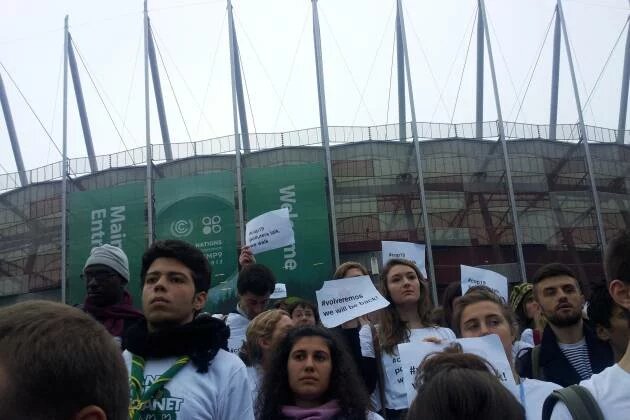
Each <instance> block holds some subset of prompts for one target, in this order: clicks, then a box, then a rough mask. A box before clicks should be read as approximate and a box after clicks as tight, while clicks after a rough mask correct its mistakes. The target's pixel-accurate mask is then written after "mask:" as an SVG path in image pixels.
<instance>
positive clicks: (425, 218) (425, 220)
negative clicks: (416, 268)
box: [396, 0, 438, 305]
mask: <svg viewBox="0 0 630 420" xmlns="http://www.w3.org/2000/svg"><path fill="white" fill-rule="evenodd" d="M396 7H398V16H399V19H400V33H401V37H400V38H401V40H402V42H401V44H402V46H403V50H404V53H405V69H406V71H407V90H408V91H409V108H410V111H411V136H412V137H413V147H414V152H415V155H416V168H417V170H418V185H419V187H420V205H421V206H422V224H423V225H424V242H425V246H426V249H427V253H426V254H427V260H428V261H427V262H428V264H429V267H428V268H429V271H428V273H427V274H428V275H429V277H430V280H431V298H432V300H433V304H434V305H437V304H438V297H437V282H436V279H435V267H434V265H433V248H432V247H431V227H430V226H429V213H428V211H429V210H428V206H427V200H426V192H425V190H424V173H423V170H422V158H421V157H420V144H418V124H417V121H416V106H415V103H414V100H413V86H412V83H411V71H410V66H409V51H408V49H407V36H406V34H405V20H404V17H403V11H402V3H401V0H397V6H396Z"/></svg>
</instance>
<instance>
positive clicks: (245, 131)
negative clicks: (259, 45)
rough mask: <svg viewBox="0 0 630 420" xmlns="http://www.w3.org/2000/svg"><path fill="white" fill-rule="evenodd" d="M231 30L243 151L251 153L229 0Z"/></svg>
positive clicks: (232, 63) (236, 42)
mask: <svg viewBox="0 0 630 420" xmlns="http://www.w3.org/2000/svg"><path fill="white" fill-rule="evenodd" d="M228 14H229V15H230V16H229V19H228V23H229V29H228V30H229V31H230V37H229V39H230V66H232V68H233V71H234V79H233V80H232V86H233V89H235V91H236V101H237V105H238V115H239V121H240V122H241V130H240V131H241V140H242V142H243V152H244V153H249V152H250V150H251V148H250V145H249V128H248V126H247V110H246V109H245V96H244V95H243V77H242V75H241V54H240V52H239V49H238V40H237V38H236V29H235V27H234V15H233V14H232V2H231V0H228Z"/></svg>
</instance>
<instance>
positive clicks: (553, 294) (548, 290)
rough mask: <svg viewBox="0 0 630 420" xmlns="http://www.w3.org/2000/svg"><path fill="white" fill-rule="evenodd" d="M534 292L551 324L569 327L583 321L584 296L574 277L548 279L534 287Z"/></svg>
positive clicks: (563, 276) (560, 276)
mask: <svg viewBox="0 0 630 420" xmlns="http://www.w3.org/2000/svg"><path fill="white" fill-rule="evenodd" d="M534 292H535V296H536V300H537V302H538V304H539V305H540V309H541V310H542V313H543V315H545V317H546V318H547V320H548V321H549V323H550V324H552V325H554V326H557V327H569V326H572V325H575V324H577V323H578V322H580V321H581V320H582V306H583V305H584V295H582V292H581V291H580V288H579V286H578V283H577V280H576V279H574V278H573V277H571V276H567V275H559V276H553V277H548V278H546V279H544V280H541V281H540V282H539V283H537V284H536V285H535V286H534Z"/></svg>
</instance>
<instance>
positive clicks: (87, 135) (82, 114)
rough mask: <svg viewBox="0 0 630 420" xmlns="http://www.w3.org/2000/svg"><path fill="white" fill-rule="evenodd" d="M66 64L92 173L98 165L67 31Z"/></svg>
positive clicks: (77, 70)
mask: <svg viewBox="0 0 630 420" xmlns="http://www.w3.org/2000/svg"><path fill="white" fill-rule="evenodd" d="M68 65H69V66H70V75H71V76H72V84H73V86H74V96H75V97H76V99H77V108H78V109H79V118H80V119H81V128H82V129H83V139H84V140H85V149H86V150H87V154H88V161H89V162H90V172H92V173H94V172H96V171H98V165H97V164H96V157H95V156H94V145H93V143H92V132H91V131H90V122H89V121H88V117H87V112H86V110H85V100H84V99H83V89H82V88H81V78H80V77H79V69H78V66H77V59H76V58H75V57H74V49H73V48H72V36H71V35H70V33H68Z"/></svg>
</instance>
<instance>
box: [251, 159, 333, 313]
mask: <svg viewBox="0 0 630 420" xmlns="http://www.w3.org/2000/svg"><path fill="white" fill-rule="evenodd" d="M324 175H325V173H324V169H323V168H322V166H321V165H318V164H304V165H284V166H274V167H270V168H246V169H245V174H244V180H245V186H246V188H245V191H246V201H245V202H246V204H247V217H248V219H252V218H254V217H256V216H258V215H260V214H262V213H265V212H268V211H271V210H277V209H279V208H281V207H286V208H288V210H289V216H290V217H291V221H292V222H293V230H294V232H295V245H293V246H290V247H286V248H283V249H276V250H273V251H268V252H264V253H261V254H258V255H256V261H257V262H259V263H261V264H265V265H266V266H268V267H269V268H271V270H273V272H274V274H275V275H276V277H277V280H278V282H280V283H286V285H287V294H288V296H301V297H304V298H306V299H309V300H311V301H314V300H315V290H317V289H320V288H321V285H322V282H323V281H325V280H329V279H330V278H331V277H332V271H333V269H332V251H331V248H332V247H331V242H330V233H329V216H328V205H327V198H326V190H325V176H324Z"/></svg>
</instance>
